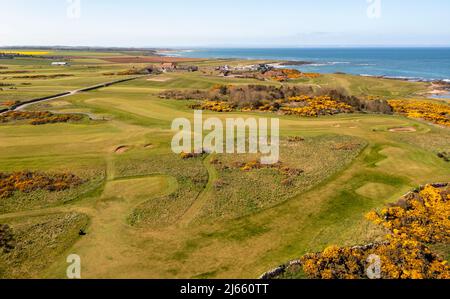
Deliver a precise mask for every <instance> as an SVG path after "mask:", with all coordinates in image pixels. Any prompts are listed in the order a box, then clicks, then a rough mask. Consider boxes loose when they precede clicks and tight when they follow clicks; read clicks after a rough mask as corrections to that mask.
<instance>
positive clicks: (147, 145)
mask: <svg viewBox="0 0 450 299" xmlns="http://www.w3.org/2000/svg"><path fill="white" fill-rule="evenodd" d="M144 148H147V149H152V148H155V146H154V145H153V144H151V143H149V144H146V145H144Z"/></svg>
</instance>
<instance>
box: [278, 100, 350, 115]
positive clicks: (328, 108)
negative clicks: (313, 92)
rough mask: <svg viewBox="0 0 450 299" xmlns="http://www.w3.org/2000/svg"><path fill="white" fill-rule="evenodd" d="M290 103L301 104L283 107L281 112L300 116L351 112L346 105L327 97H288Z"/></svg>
mask: <svg viewBox="0 0 450 299" xmlns="http://www.w3.org/2000/svg"><path fill="white" fill-rule="evenodd" d="M289 101H291V102H302V103H304V106H302V107H283V108H282V109H281V110H282V111H283V112H285V113H286V114H293V115H300V116H320V115H333V114H338V113H350V112H352V111H353V109H352V107H351V106H350V105H348V104H345V103H342V102H338V101H335V100H333V99H332V98H331V97H329V96H319V97H308V96H298V97H290V98H289Z"/></svg>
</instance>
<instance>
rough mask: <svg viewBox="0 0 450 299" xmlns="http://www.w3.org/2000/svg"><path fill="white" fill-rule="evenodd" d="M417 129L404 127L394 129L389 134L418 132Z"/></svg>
mask: <svg viewBox="0 0 450 299" xmlns="http://www.w3.org/2000/svg"><path fill="white" fill-rule="evenodd" d="M416 131H417V130H416V128H414V127H403V128H392V129H389V132H416Z"/></svg>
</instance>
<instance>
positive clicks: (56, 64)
mask: <svg viewBox="0 0 450 299" xmlns="http://www.w3.org/2000/svg"><path fill="white" fill-rule="evenodd" d="M52 65H53V66H69V63H68V62H64V61H55V62H52Z"/></svg>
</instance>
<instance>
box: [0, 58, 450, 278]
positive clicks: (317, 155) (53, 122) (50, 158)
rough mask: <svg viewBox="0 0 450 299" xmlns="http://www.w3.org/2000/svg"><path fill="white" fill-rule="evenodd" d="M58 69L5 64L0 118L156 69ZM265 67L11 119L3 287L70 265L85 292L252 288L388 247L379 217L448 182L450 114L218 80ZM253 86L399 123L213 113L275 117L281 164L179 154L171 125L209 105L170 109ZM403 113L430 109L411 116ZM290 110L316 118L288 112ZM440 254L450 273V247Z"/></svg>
mask: <svg viewBox="0 0 450 299" xmlns="http://www.w3.org/2000/svg"><path fill="white" fill-rule="evenodd" d="M47 55H55V56H56V55H61V56H64V57H70V63H71V64H70V66H67V67H64V66H63V67H59V66H58V67H54V66H50V63H51V61H52V60H50V59H46V58H45V57H31V58H16V59H12V60H0V84H3V86H0V88H1V89H2V91H0V105H2V107H9V106H11V105H12V103H16V102H17V101H26V100H29V99H33V98H38V97H43V96H49V95H53V94H58V93H61V92H66V91H73V90H77V89H80V88H83V87H89V86H93V85H96V84H99V83H104V82H109V81H114V80H118V79H121V78H128V77H130V76H132V75H131V74H135V73H137V72H136V70H141V69H143V68H146V67H148V66H149V65H151V64H152V63H153V64H154V65H155V66H157V65H158V64H157V63H156V64H155V61H157V58H151V59H145V58H142V59H131V60H130V59H129V57H135V56H136V55H137V54H136V53H89V52H85V53H82V52H80V53H78V52H77V53H70V51H69V52H64V53H63V52H61V53H57V52H56V53H50V52H49V54H47ZM44 56H45V55H44ZM142 57H144V56H142ZM67 59H69V58H67ZM164 62H167V61H164ZM259 62H260V61H255V62H252V61H250V62H248V61H245V62H243V61H231V60H230V61H218V60H216V61H214V60H210V61H197V62H190V61H189V62H183V61H182V62H180V63H181V64H182V63H187V64H196V65H197V66H199V68H200V70H199V71H198V72H168V73H164V74H159V75H152V74H150V75H147V76H143V77H140V78H138V79H135V80H132V81H128V82H124V83H120V84H115V85H112V86H109V87H105V88H101V89H98V90H93V91H89V92H82V93H77V94H74V95H71V96H67V97H64V98H58V99H54V100H51V101H45V102H41V103H36V104H34V105H31V106H28V107H26V108H25V110H23V111H21V112H20V113H12V114H11V113H10V114H9V115H8V117H6V116H0V232H1V233H2V234H1V235H0V238H2V239H1V240H0V241H1V242H0V278H42V277H45V278H64V277H65V275H66V268H67V266H68V264H67V263H66V258H67V256H68V255H69V254H78V255H79V256H80V257H81V264H82V277H83V278H173V277H176V278H256V277H258V276H259V275H261V274H262V273H264V272H265V271H267V270H269V269H271V268H274V267H275V266H277V265H280V264H283V263H285V262H286V261H289V260H293V259H296V258H299V257H301V256H303V255H304V254H307V253H313V252H320V251H323V250H324V249H325V248H326V247H328V246H330V245H336V246H340V247H346V246H353V245H363V244H366V243H369V242H373V241H375V240H382V239H383V238H384V236H385V234H386V232H385V231H384V230H383V228H381V227H380V226H379V225H375V224H373V223H372V222H370V221H368V220H366V219H365V215H366V214H367V213H369V212H370V211H373V210H376V209H380V208H383V207H384V206H385V205H386V204H388V203H393V202H396V201H397V200H398V198H399V197H400V196H402V195H403V194H405V193H407V192H408V191H410V190H412V189H413V188H416V187H417V186H419V185H424V184H428V183H436V182H449V181H450V164H449V162H448V159H446V157H448V155H449V153H450V130H449V128H448V126H446V125H445V122H444V121H445V119H444V118H441V116H444V117H446V114H445V111H446V110H445V109H447V108H446V107H448V104H445V103H441V102H437V101H430V100H428V99H425V98H423V97H422V96H421V94H422V93H423V92H425V91H426V90H427V88H428V86H427V84H426V83H411V82H404V81H396V80H386V79H376V78H364V77H355V76H349V75H323V76H320V77H315V76H309V77H308V76H306V77H301V78H290V80H288V81H286V82H279V80H265V81H261V80H260V79H255V78H250V77H247V78H241V77H236V76H229V77H223V76H219V75H218V74H217V73H216V72H215V68H216V67H217V66H219V65H223V64H230V65H239V64H244V63H245V64H251V63H259ZM62 75H64V76H62ZM248 85H264V86H276V87H280V86H289V87H293V86H298V87H302V88H306V87H308V88H312V90H313V91H314V92H318V90H320V89H321V88H339V89H342V90H345V91H346V92H347V94H348V96H357V97H364V98H365V99H368V98H370V97H373V98H376V99H380V98H383V99H386V100H396V101H397V102H395V104H396V108H397V109H398V111H397V110H396V111H394V112H398V113H394V114H375V113H370V112H368V111H363V110H361V111H359V110H354V109H352V110H354V111H351V112H352V113H341V112H350V111H335V110H333V111H335V112H336V113H330V114H332V115H327V113H324V114H321V113H319V116H317V117H304V116H303V115H297V114H285V113H283V112H282V111H284V110H282V109H279V110H277V109H275V110H273V109H269V108H268V107H267V106H264V105H269V106H270V105H272V104H273V103H275V102H276V100H280V99H273V100H272V101H270V102H267V103H261V104H262V105H261V106H260V107H266V108H264V109H256V108H255V107H253V108H252V107H247V106H245V105H244V106H240V105H239V103H238V104H235V103H234V104H233V105H234V106H232V109H229V111H228V112H217V111H216V110H217V109H205V110H204V112H203V114H204V117H210V116H213V117H218V118H219V119H225V118H227V117H243V118H245V117H256V118H259V117H269V118H270V117H279V118H280V124H281V128H280V129H281V132H280V133H281V147H280V163H279V164H278V165H275V166H271V167H265V166H262V165H259V164H258V163H257V162H256V161H258V157H256V156H254V155H237V154H233V155H229V154H226V155H225V154H221V155H219V154H211V155H209V154H204V155H198V156H193V157H186V156H183V155H177V154H174V153H172V151H171V148H170V144H171V140H172V137H173V134H174V132H172V131H171V130H170V127H171V123H172V121H173V120H174V119H175V118H179V117H185V118H188V119H193V115H194V114H193V109H192V107H198V106H199V105H200V106H201V105H202V104H204V103H205V100H204V99H174V98H170V97H168V98H166V97H164V98H163V97H161V94H167V92H168V91H170V92H174V91H176V92H178V93H188V92H190V91H192V90H200V91H203V92H205V93H207V92H210V91H211V90H217V89H220V88H221V87H223V86H228V87H230V86H233V88H236V87H246V86H248ZM231 92H233V91H231ZM310 96H311V97H312V98H310V99H314V96H316V95H310ZM317 96H319V95H317ZM221 100H223V99H221ZM399 100H401V101H408V100H415V101H420V102H424V103H426V104H420V105H419V106H420V107H419V108H420V109H422V107H425V108H426V109H428V110H426V111H422V110H420V111H418V110H417V109H419V108H417V109H416V107H417V105H412V106H414V107H413V108H414V109H416V110H414V111H412V112H411V111H405V110H404V109H409V106H407V105H404V103H403V102H399ZM280 103H281V107H290V108H292V109H299V108H303V106H301V107H300V106H299V105H308V103H304V101H303V100H301V99H300V100H297V98H295V100H292V101H290V100H289V97H286V99H283V100H281V102H280ZM327 103H330V105H334V104H333V103H331V102H327ZM428 103H431V104H433V105H447V106H438V108H436V107H437V106H429V105H428ZM320 104H321V103H320ZM399 105H403V106H401V107H400V106H399ZM2 107H0V109H1V108H2ZM425 108H424V109H425ZM327 109H328V108H327ZM331 109H333V107H331ZM349 109H350V108H349ZM402 109H403V110H402ZM411 109H412V108H411ZM212 110H214V111H212ZM294 111H298V110H294ZM419 112H420V113H419ZM443 113H444V114H443ZM62 115H64V116H66V117H61V116H62ZM69 116H70V117H69ZM447 116H448V115H447ZM436 118H437V119H438V121H435V120H436ZM2 120H3V121H2ZM438 252H439V253H440V254H441V255H442V256H443V257H444V258H448V254H449V250H448V244H444V245H442V246H441V247H439V250H438Z"/></svg>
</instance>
